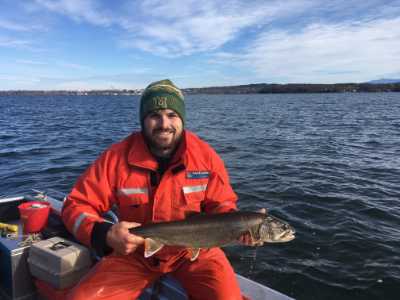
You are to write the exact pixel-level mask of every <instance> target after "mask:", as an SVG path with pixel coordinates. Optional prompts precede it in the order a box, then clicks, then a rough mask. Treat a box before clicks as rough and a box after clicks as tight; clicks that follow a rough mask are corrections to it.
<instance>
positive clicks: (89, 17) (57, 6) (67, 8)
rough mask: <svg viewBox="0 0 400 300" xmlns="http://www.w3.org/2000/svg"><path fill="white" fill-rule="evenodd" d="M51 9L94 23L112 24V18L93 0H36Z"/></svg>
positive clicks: (75, 18) (78, 19) (77, 19)
mask: <svg viewBox="0 0 400 300" xmlns="http://www.w3.org/2000/svg"><path fill="white" fill-rule="evenodd" d="M35 1H36V3H37V4H39V5H41V6H43V7H45V8H47V9H48V10H50V11H54V12H57V13H59V14H64V15H67V16H68V17H70V18H72V19H74V20H76V21H82V20H83V21H86V22H88V23H91V24H94V25H101V26H108V25H111V23H112V19H111V18H110V17H109V16H107V14H106V13H105V12H102V11H101V9H99V7H98V6H97V5H96V1H92V0H59V1H52V0H35Z"/></svg>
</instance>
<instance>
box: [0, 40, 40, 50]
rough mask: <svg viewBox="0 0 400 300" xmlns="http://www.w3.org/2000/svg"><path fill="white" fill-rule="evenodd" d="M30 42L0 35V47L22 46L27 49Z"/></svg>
mask: <svg viewBox="0 0 400 300" xmlns="http://www.w3.org/2000/svg"><path fill="white" fill-rule="evenodd" d="M31 45H32V42H31V41H29V40H25V39H16V38H8V37H0V48H1V47H4V48H24V49H29V48H30V47H31Z"/></svg>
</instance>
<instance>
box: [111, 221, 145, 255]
mask: <svg viewBox="0 0 400 300" xmlns="http://www.w3.org/2000/svg"><path fill="white" fill-rule="evenodd" d="M138 226H140V224H139V223H134V222H125V221H122V222H120V223H117V224H114V225H113V226H111V228H110V229H109V230H108V232H107V237H106V241H107V245H108V246H110V247H111V248H113V249H114V251H115V252H116V253H118V254H122V255H127V254H130V253H132V252H134V251H135V250H136V248H137V247H138V246H140V245H141V244H143V243H144V239H143V238H142V237H140V236H137V235H134V234H131V233H129V228H133V227H138Z"/></svg>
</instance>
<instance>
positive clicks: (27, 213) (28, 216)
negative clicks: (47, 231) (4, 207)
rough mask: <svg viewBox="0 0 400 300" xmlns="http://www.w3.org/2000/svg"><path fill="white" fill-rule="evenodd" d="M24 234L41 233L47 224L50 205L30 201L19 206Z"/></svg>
mask: <svg viewBox="0 0 400 300" xmlns="http://www.w3.org/2000/svg"><path fill="white" fill-rule="evenodd" d="M18 209H19V214H20V218H21V221H22V225H23V228H24V233H37V232H40V231H41V230H42V229H43V227H44V226H46V224H47V219H48V218H49V212H50V203H48V202H42V201H29V202H25V203H22V204H20V205H19V206H18Z"/></svg>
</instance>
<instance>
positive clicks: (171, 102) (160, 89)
mask: <svg viewBox="0 0 400 300" xmlns="http://www.w3.org/2000/svg"><path fill="white" fill-rule="evenodd" d="M159 109H172V110H173V111H175V112H176V113H177V114H178V115H179V117H180V118H181V119H182V123H183V124H185V102H184V99H183V94H182V92H181V90H180V89H179V88H177V87H176V86H175V85H174V84H173V83H172V81H171V80H169V79H164V80H160V81H156V82H153V83H151V84H150V85H149V86H148V87H147V88H146V89H145V90H144V91H143V94H142V97H141V98H140V123H141V124H142V128H143V121H144V119H145V117H146V116H147V115H148V114H149V113H150V112H152V111H155V110H159Z"/></svg>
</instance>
